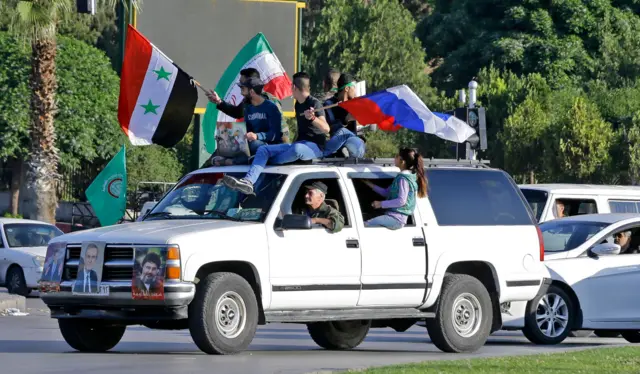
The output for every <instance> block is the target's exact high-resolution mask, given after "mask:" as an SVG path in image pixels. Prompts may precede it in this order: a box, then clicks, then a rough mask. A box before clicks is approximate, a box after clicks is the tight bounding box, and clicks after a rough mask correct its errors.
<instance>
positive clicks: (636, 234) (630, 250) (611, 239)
mask: <svg viewBox="0 0 640 374" xmlns="http://www.w3.org/2000/svg"><path fill="white" fill-rule="evenodd" d="M601 243H613V244H618V245H619V246H620V254H621V255H626V254H640V227H638V226H631V227H625V228H624V229H622V230H618V231H616V232H614V233H612V235H609V236H608V237H607V238H606V239H605V240H603V241H602V242H601Z"/></svg>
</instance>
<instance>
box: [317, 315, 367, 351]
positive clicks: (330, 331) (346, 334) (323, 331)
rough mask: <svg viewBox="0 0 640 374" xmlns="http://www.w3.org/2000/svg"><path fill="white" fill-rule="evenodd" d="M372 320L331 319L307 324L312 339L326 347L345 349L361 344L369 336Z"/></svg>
mask: <svg viewBox="0 0 640 374" xmlns="http://www.w3.org/2000/svg"><path fill="white" fill-rule="evenodd" d="M370 327H371V320H358V321H330V322H314V323H309V324H307V330H308V331H309V335H311V339H313V341H314V342H316V344H318V345H319V346H320V347H322V348H324V349H330V350H344V349H352V348H355V347H357V346H359V345H360V343H362V341H363V340H364V338H366V337H367V333H368V332H369V328H370Z"/></svg>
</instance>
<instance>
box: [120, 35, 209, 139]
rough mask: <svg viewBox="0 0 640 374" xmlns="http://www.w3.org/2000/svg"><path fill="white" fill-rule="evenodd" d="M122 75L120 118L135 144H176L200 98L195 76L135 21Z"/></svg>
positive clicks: (127, 45) (123, 128) (124, 129)
mask: <svg viewBox="0 0 640 374" xmlns="http://www.w3.org/2000/svg"><path fill="white" fill-rule="evenodd" d="M126 40H127V44H126V49H125V54H124V61H123V64H122V74H121V77H120V99H119V102H118V121H119V122H120V127H122V131H124V133H125V134H127V136H128V137H129V140H130V141H131V144H133V145H149V144H158V145H161V146H163V147H165V148H171V147H173V146H174V145H176V144H177V143H178V142H179V141H180V140H181V139H182V138H183V137H184V135H185V134H186V132H187V129H188V128H189V125H190V124H191V118H192V117H193V111H194V109H195V107H196V102H197V101H198V92H197V88H196V86H195V85H194V84H193V83H192V80H191V77H190V76H189V75H188V74H187V73H185V72H184V71H183V70H182V69H180V68H179V67H178V66H176V65H175V64H174V63H173V61H171V60H170V59H169V58H168V57H167V56H165V55H164V53H162V51H160V50H159V49H158V48H156V47H155V46H154V45H153V44H151V42H149V40H147V38H145V37H144V36H143V35H142V34H140V33H139V32H138V31H137V30H136V29H135V28H133V27H132V26H131V25H129V26H128V28H127V39H126Z"/></svg>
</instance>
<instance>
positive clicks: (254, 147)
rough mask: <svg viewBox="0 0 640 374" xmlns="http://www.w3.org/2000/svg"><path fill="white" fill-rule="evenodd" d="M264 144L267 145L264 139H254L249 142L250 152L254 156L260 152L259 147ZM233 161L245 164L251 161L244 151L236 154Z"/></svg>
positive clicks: (237, 163)
mask: <svg viewBox="0 0 640 374" xmlns="http://www.w3.org/2000/svg"><path fill="white" fill-rule="evenodd" d="M263 145H267V143H265V142H263V141H262V140H254V141H252V142H249V153H250V154H251V155H252V156H253V155H255V154H256V152H258V148H260V147H261V146H263ZM233 163H234V164H235V165H244V164H248V163H249V156H247V155H246V154H244V153H241V154H239V155H237V156H235V157H234V158H233Z"/></svg>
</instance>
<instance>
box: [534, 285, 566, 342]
mask: <svg viewBox="0 0 640 374" xmlns="http://www.w3.org/2000/svg"><path fill="white" fill-rule="evenodd" d="M574 316H575V307H574V303H573V299H571V297H570V296H569V295H568V294H567V293H566V292H565V291H564V290H563V289H562V288H560V287H558V286H556V285H554V284H552V285H551V286H549V289H548V290H547V292H546V293H544V294H542V295H539V296H536V298H534V299H533V300H531V301H529V302H528V303H527V308H526V310H525V315H524V329H522V332H523V333H524V336H525V337H526V338H527V339H529V341H530V342H532V343H534V344H542V345H550V344H558V343H561V342H562V341H563V340H565V339H566V338H567V336H569V333H570V332H571V326H573V321H574V318H575V317H574Z"/></svg>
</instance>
